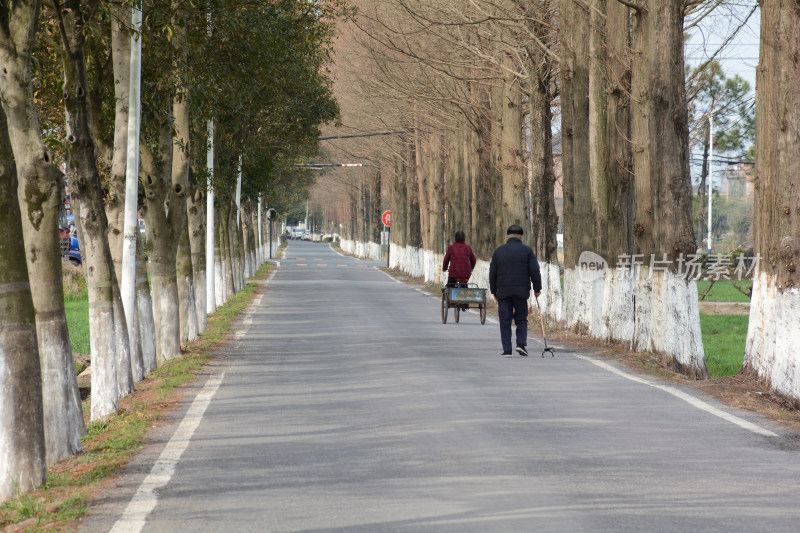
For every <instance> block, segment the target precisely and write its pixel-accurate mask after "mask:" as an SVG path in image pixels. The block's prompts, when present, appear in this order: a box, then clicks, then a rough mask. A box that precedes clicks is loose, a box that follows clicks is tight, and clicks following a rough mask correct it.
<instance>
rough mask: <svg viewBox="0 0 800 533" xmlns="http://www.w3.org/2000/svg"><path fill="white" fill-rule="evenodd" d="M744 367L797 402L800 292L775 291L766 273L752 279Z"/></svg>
mask: <svg viewBox="0 0 800 533" xmlns="http://www.w3.org/2000/svg"><path fill="white" fill-rule="evenodd" d="M744 368H749V369H752V370H754V371H755V373H756V375H757V376H758V377H759V378H761V379H764V380H765V381H767V382H768V383H769V386H770V388H772V389H773V390H775V391H776V392H778V393H779V394H782V395H784V396H787V397H789V398H792V399H793V400H795V401H798V402H800V289H796V288H795V289H787V290H784V291H779V290H778V287H777V284H776V280H775V278H774V277H773V276H768V275H767V274H766V273H760V274H758V275H757V276H756V277H755V278H754V279H753V296H752V299H751V301H750V322H749V326H748V328H747V341H746V344H745V355H744Z"/></svg>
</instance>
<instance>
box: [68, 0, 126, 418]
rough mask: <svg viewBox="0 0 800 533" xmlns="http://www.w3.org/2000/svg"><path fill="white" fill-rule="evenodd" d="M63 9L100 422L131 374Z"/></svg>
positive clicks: (75, 18)
mask: <svg viewBox="0 0 800 533" xmlns="http://www.w3.org/2000/svg"><path fill="white" fill-rule="evenodd" d="M64 8H65V9H64V10H62V11H61V12H60V13H59V17H62V21H63V25H62V31H63V35H62V46H63V50H62V59H63V65H64V107H65V111H66V116H67V137H66V145H65V148H66V152H67V174H68V175H69V176H71V180H72V183H73V193H72V200H73V201H77V203H78V204H79V207H80V216H79V217H78V219H79V224H80V227H81V228H82V230H83V242H82V243H81V248H82V250H83V254H84V264H85V265H86V272H87V279H86V284H87V286H88V289H89V302H90V305H89V332H90V337H91V338H90V344H91V346H92V420H101V419H105V418H107V417H108V416H109V415H110V414H112V413H113V412H115V411H116V407H117V400H118V397H119V396H120V395H123V396H124V395H126V394H129V393H130V392H132V391H133V372H132V368H131V358H130V343H129V341H128V334H127V325H126V323H125V320H124V312H123V311H122V302H121V300H120V298H119V286H118V284H117V276H116V274H115V272H114V266H113V262H112V260H111V250H110V249H109V243H108V233H109V229H108V220H107V219H106V213H105V205H104V203H103V191H102V189H101V186H100V173H99V171H98V168H97V155H96V145H95V141H94V135H93V129H92V128H93V122H92V120H93V119H92V103H91V99H90V91H89V75H88V71H87V70H86V57H85V54H84V36H83V28H84V27H85V21H84V20H83V13H82V11H81V6H80V2H79V1H78V0H73V1H70V2H66V3H65V4H64ZM120 313H122V314H121V315H120ZM101 369H104V370H105V372H104V371H102V370H101ZM112 383H116V385H115V386H116V388H117V394H116V395H115V394H114V393H112V392H110V391H107V390H105V388H106V387H111V386H112V385H111V384H112ZM112 409H113V410H112Z"/></svg>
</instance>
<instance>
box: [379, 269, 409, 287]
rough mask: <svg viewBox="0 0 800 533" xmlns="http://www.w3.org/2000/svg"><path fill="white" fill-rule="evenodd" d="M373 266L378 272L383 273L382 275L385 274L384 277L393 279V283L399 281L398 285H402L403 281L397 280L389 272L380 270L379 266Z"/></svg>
mask: <svg viewBox="0 0 800 533" xmlns="http://www.w3.org/2000/svg"><path fill="white" fill-rule="evenodd" d="M374 268H375V270H377V271H378V272H380V273H381V274H383V275H384V276H386V277H387V278H389V279H390V280H392V281H394V282H395V283H399V284H400V285H404V283H403V282H402V281H400V280H399V279H397V278H396V277H394V276H392V275H391V274H389V273H388V272H385V271H383V270H381V269H380V268H378V267H374Z"/></svg>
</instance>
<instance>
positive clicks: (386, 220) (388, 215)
mask: <svg viewBox="0 0 800 533" xmlns="http://www.w3.org/2000/svg"><path fill="white" fill-rule="evenodd" d="M381 220H382V221H383V224H384V225H385V226H391V225H392V212H391V211H389V210H386V211H384V212H383V214H382V215H381Z"/></svg>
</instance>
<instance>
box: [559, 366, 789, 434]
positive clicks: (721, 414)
mask: <svg viewBox="0 0 800 533" xmlns="http://www.w3.org/2000/svg"><path fill="white" fill-rule="evenodd" d="M573 355H574V356H575V357H577V358H578V359H583V360H584V361H588V362H590V363H592V364H593V365H595V366H598V367H600V368H602V369H604V370H607V371H609V372H611V373H613V374H616V375H618V376H620V377H623V378H625V379H628V380H630V381H633V382H636V383H641V384H642V385H647V386H649V387H653V388H656V389H660V390H662V391H664V392H666V393H668V394H671V395H672V396H675V397H676V398H678V399H679V400H683V401H684V402H686V403H688V404H689V405H691V406H692V407H695V408H697V409H700V410H701V411H705V412H706V413H708V414H711V415H714V416H716V417H717V418H721V419H722V420H725V421H727V422H730V423H731V424H734V425H736V426H739V427H740V428H742V429H746V430H747V431H750V432H752V433H755V434H757V435H761V436H764V437H778V436H780V435H778V434H777V433H774V432H772V431H770V430H768V429H764V428H762V427H761V426H759V425H757V424H753V423H752V422H748V421H747V420H745V419H743V418H739V417H738V416H736V415H733V414H731V413H728V412H726V411H723V410H722V409H718V408H717V407H714V406H713V405H710V404H708V403H706V402H704V401H703V400H701V399H700V398H697V397H695V396H692V395H691V394H687V393H685V392H683V391H682V390H679V389H676V388H675V387H670V386H668V385H662V384H660V383H656V382H654V381H650V380H648V379H644V378H641V377H638V376H634V375H633V374H628V373H627V372H624V371H622V370H620V369H619V368H615V367H614V366H613V365H610V364H608V363H606V362H605V361H600V360H598V359H594V358H592V357H587V356H585V355H580V354H573Z"/></svg>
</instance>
